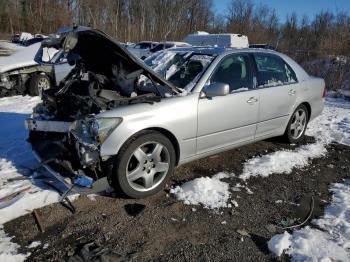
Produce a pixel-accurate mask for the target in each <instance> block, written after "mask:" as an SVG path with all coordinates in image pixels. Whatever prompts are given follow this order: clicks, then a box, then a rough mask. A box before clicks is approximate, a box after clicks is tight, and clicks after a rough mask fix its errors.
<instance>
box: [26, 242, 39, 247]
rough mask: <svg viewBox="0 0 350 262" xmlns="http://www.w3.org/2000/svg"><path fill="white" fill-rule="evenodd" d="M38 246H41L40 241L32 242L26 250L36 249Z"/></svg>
mask: <svg viewBox="0 0 350 262" xmlns="http://www.w3.org/2000/svg"><path fill="white" fill-rule="evenodd" d="M38 246H41V242H40V241H33V242H32V243H30V245H29V246H28V248H36V247H38Z"/></svg>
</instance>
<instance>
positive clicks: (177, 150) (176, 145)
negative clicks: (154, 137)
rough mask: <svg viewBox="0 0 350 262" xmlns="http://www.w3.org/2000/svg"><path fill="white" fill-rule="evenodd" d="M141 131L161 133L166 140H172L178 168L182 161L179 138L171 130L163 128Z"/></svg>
mask: <svg viewBox="0 0 350 262" xmlns="http://www.w3.org/2000/svg"><path fill="white" fill-rule="evenodd" d="M141 131H156V132H159V133H161V134H162V135H164V136H165V137H166V138H168V139H169V140H170V142H171V144H172V145H173V147H174V150H175V155H176V161H175V165H176V166H177V165H178V163H179V160H180V145H179V142H178V141H177V138H176V137H175V135H174V134H173V133H171V132H170V131H169V130H167V129H165V128H161V127H150V128H146V129H143V130H141ZM141 131H140V132H141Z"/></svg>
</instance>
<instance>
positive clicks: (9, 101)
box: [0, 96, 77, 261]
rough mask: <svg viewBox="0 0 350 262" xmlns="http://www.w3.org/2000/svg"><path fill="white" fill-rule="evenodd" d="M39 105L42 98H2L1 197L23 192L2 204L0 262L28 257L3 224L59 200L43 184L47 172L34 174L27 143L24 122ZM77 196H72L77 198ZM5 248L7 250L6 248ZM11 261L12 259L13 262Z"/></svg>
mask: <svg viewBox="0 0 350 262" xmlns="http://www.w3.org/2000/svg"><path fill="white" fill-rule="evenodd" d="M39 102H40V98H39V97H28V96H25V97H23V96H13V97H5V98H0V118H1V120H2V122H3V123H4V124H3V125H2V126H1V129H0V198H3V197H7V196H9V195H11V194H12V193H15V192H18V190H21V189H28V190H25V191H24V192H23V193H21V194H20V195H19V196H18V197H17V198H16V201H10V202H8V203H7V202H5V203H2V205H1V207H2V208H0V261H23V260H24V259H25V257H26V255H23V254H18V255H17V254H16V250H17V249H18V248H19V246H18V245H17V244H14V243H12V242H10V240H11V238H10V237H8V236H6V234H5V233H4V232H3V226H2V225H1V224H4V223H6V222H8V221H10V220H12V219H15V218H17V217H19V216H22V215H25V214H27V213H29V212H31V210H33V209H35V208H39V207H42V206H45V205H48V204H51V203H54V202H57V201H58V200H59V194H58V193H57V192H56V191H53V190H52V189H51V188H48V186H47V185H45V184H44V183H43V179H42V178H40V179H39V176H41V177H43V175H44V173H38V172H33V170H34V169H35V168H36V167H37V166H38V162H37V161H36V160H35V159H34V157H33V155H32V153H31V147H30V145H29V144H28V143H27V142H26V138H27V137H28V133H27V131H26V130H25V128H24V120H25V119H26V118H28V117H29V116H30V113H31V112H32V108H33V107H34V106H36V105H37V103H39ZM76 197H77V196H76V195H74V196H70V199H72V200H73V199H74V198H76ZM3 247H6V248H3ZM11 259H12V260H11Z"/></svg>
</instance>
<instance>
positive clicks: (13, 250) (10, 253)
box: [0, 225, 29, 262]
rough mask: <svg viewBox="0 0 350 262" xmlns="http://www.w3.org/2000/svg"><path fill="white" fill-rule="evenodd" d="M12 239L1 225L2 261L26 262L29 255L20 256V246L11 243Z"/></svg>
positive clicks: (0, 259) (0, 246)
mask: <svg viewBox="0 0 350 262" xmlns="http://www.w3.org/2000/svg"><path fill="white" fill-rule="evenodd" d="M11 240H12V237H9V236H8V235H7V234H6V233H5V231H4V227H3V225H0V261H6V262H20V261H24V260H25V259H26V258H27V256H29V254H18V253H17V249H18V248H19V247H20V246H19V245H18V244H16V243H13V242H11Z"/></svg>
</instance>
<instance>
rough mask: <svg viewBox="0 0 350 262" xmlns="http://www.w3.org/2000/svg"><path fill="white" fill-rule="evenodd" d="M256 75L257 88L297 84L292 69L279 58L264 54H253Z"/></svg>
mask: <svg viewBox="0 0 350 262" xmlns="http://www.w3.org/2000/svg"><path fill="white" fill-rule="evenodd" d="M254 58H255V63H256V66H257V73H258V86H259V87H268V86H277V85H285V84H293V83H296V82H297V78H296V75H295V73H294V71H293V70H292V68H291V67H290V66H289V65H288V64H287V63H286V62H284V61H283V59H281V58H280V57H277V56H274V55H266V54H254Z"/></svg>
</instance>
